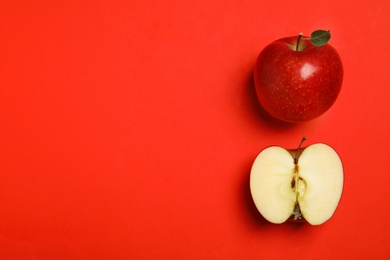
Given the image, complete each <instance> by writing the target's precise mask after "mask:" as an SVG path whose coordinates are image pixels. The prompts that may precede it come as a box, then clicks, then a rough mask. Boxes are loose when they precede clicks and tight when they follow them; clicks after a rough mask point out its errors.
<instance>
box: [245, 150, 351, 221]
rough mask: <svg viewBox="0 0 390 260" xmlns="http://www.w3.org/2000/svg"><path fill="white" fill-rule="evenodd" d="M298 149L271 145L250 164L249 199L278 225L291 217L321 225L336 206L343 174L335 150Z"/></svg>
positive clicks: (340, 192) (269, 219)
mask: <svg viewBox="0 0 390 260" xmlns="http://www.w3.org/2000/svg"><path fill="white" fill-rule="evenodd" d="M301 150H302V152H301V153H300V150H299V148H298V150H295V151H294V150H293V151H288V150H286V149H284V148H282V147H279V146H271V147H268V148H266V149H264V150H263V151H261V152H260V153H259V155H258V156H257V157H256V159H255V161H254V163H253V166H252V169H251V175H250V190H251V194H252V198H253V201H254V203H255V205H256V207H257V209H258V210H259V212H260V213H261V215H262V216H263V217H264V218H265V219H266V220H268V221H269V222H272V223H275V224H280V223H283V222H285V221H287V220H288V219H290V218H291V217H293V218H294V219H296V220H297V219H301V218H303V219H304V220H306V221H307V222H308V223H310V224H311V225H320V224H322V223H324V222H326V221H327V220H329V219H330V218H331V217H332V215H333V214H334V212H335V210H336V208H337V206H338V204H339V201H340V198H341V194H342V190H343V182H344V174H343V166H342V162H341V159H340V157H339V156H338V154H337V153H336V151H335V150H334V149H333V148H331V147H330V146H328V145H326V144H323V143H317V144H312V145H310V146H308V147H306V148H303V149H301ZM299 153H300V155H299ZM294 155H295V158H294ZM297 155H299V156H297Z"/></svg>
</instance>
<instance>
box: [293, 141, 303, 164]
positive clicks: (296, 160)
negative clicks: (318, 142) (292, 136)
mask: <svg viewBox="0 0 390 260" xmlns="http://www.w3.org/2000/svg"><path fill="white" fill-rule="evenodd" d="M305 140H306V137H305V136H304V137H302V140H301V142H300V143H299V145H298V148H297V151H296V153H295V157H294V164H297V163H298V158H299V151H300V150H301V146H302V143H303V142H304V141H305Z"/></svg>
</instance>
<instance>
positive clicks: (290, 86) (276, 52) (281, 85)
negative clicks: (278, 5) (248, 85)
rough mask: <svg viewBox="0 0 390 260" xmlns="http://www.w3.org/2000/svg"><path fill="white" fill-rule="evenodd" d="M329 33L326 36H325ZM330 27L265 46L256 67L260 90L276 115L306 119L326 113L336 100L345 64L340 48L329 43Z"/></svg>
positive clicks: (290, 119) (267, 107)
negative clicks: (309, 34) (343, 64)
mask: <svg viewBox="0 0 390 260" xmlns="http://www.w3.org/2000/svg"><path fill="white" fill-rule="evenodd" d="M321 37H325V38H326V39H321ZM329 38H330V33H329V31H322V30H319V31H316V32H313V34H312V35H311V37H305V36H302V34H299V36H293V37H287V38H282V39H279V40H276V41H274V42H272V43H271V44H269V45H268V46H267V47H265V48H264V49H263V50H262V51H261V53H260V54H259V56H258V59H257V62H256V65H255V68H254V82H255V88H256V94H257V97H258V99H259V102H260V104H261V105H262V107H263V108H264V109H265V110H266V111H267V112H268V113H269V114H270V115H272V116H273V117H275V118H277V119H280V120H282V121H287V122H304V121H308V120H311V119H314V118H316V117H318V116H320V115H322V114H323V113H325V112H326V111H327V110H328V109H329V108H330V107H331V106H332V105H333V104H334V102H335V101H336V99H337V97H338V95H339V93H340V89H341V84H342V81H343V66H342V62H341V59H340V56H339V54H338V53H337V51H336V49H335V48H333V47H332V46H331V45H329V44H328V43H327V41H328V40H329Z"/></svg>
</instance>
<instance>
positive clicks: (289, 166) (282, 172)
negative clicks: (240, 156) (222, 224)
mask: <svg viewBox="0 0 390 260" xmlns="http://www.w3.org/2000/svg"><path fill="white" fill-rule="evenodd" d="M294 166H295V165H294V160H293V158H292V156H291V155H290V153H289V152H288V151H287V150H285V149H283V148H281V147H277V146H271V147H268V148H266V149H264V150H263V151H262V152H261V153H260V154H259V155H258V156H257V158H256V160H255V162H254V163H253V166H252V170H251V176H250V189H251V193H252V197H253V201H254V202H255V205H256V207H257V209H258V210H259V211H260V213H261V214H262V215H263V217H264V218H265V219H267V220H268V221H269V222H272V223H275V224H280V223H283V222H285V221H286V220H287V219H288V218H289V217H290V216H291V214H292V213H293V211H294V207H295V204H296V195H295V193H294V191H293V189H292V188H291V181H292V176H293V170H294Z"/></svg>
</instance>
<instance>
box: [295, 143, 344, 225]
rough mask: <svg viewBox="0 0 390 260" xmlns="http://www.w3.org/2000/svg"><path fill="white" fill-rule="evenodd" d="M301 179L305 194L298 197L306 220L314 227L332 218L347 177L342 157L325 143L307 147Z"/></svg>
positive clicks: (302, 162)
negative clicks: (303, 181)
mask: <svg viewBox="0 0 390 260" xmlns="http://www.w3.org/2000/svg"><path fill="white" fill-rule="evenodd" d="M298 167H299V171H298V173H299V176H300V177H301V178H302V179H304V180H305V183H306V187H305V191H304V193H303V194H302V195H301V196H298V203H299V207H300V209H301V213H302V215H303V217H304V218H305V219H306V221H307V222H309V223H310V224H312V225H319V224H322V223H324V222H325V221H327V220H328V219H330V218H331V217H332V215H333V213H334V212H335V210H336V208H337V206H338V204H339V201H340V198H341V194H342V190H343V182H344V174H343V166H342V163H341V160H340V157H339V156H338V155H337V153H336V152H335V151H334V150H333V148H331V147H330V146H328V145H326V144H313V145H310V146H308V147H307V148H306V149H305V150H304V151H303V152H302V154H301V156H300V157H299V160H298Z"/></svg>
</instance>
